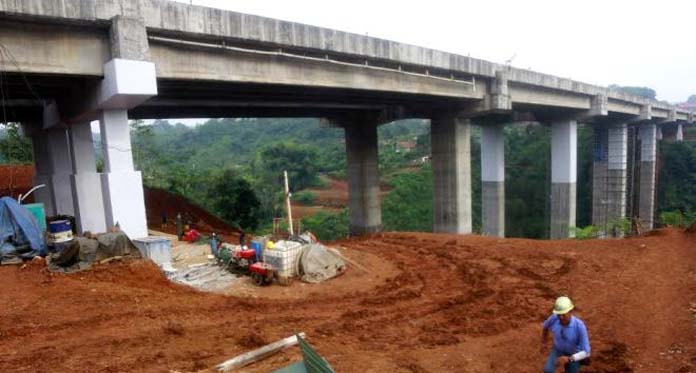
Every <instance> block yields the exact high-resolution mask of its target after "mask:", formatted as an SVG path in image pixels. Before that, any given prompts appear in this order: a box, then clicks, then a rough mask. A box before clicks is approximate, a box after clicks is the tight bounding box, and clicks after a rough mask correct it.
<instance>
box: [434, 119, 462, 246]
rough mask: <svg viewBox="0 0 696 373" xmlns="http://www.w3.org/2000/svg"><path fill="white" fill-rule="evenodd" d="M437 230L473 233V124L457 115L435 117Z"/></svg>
mask: <svg viewBox="0 0 696 373" xmlns="http://www.w3.org/2000/svg"><path fill="white" fill-rule="evenodd" d="M430 139H431V146H432V169H433V204H434V205H433V231H434V232H439V233H459V234H467V233H471V123H470V121H469V120H468V119H462V118H459V117H457V116H443V117H438V118H433V119H432V120H431V127H430Z"/></svg>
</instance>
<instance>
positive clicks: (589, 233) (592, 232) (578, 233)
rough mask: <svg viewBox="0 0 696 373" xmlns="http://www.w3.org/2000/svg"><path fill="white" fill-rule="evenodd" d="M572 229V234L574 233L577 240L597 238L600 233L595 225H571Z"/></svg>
mask: <svg viewBox="0 0 696 373" xmlns="http://www.w3.org/2000/svg"><path fill="white" fill-rule="evenodd" d="M570 231H571V234H572V235H574V236H575V239H577V240H587V239H590V238H595V237H597V234H598V233H599V231H598V230H597V227H595V226H594V225H588V226H586V227H584V228H578V227H571V229H570Z"/></svg>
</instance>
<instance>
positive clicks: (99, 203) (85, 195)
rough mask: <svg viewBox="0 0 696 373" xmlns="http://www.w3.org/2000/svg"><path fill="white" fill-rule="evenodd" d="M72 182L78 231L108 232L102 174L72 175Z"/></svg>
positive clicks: (85, 173)
mask: <svg viewBox="0 0 696 373" xmlns="http://www.w3.org/2000/svg"><path fill="white" fill-rule="evenodd" d="M70 181H71V186H72V193H73V200H74V201H75V221H76V222H77V230H78V231H79V232H80V233H84V232H88V231H89V232H92V233H103V232H106V220H105V218H104V200H103V199H102V187H101V176H100V174H98V173H96V172H83V173H79V174H75V175H71V178H70Z"/></svg>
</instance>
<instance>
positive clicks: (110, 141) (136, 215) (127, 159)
mask: <svg viewBox="0 0 696 373" xmlns="http://www.w3.org/2000/svg"><path fill="white" fill-rule="evenodd" d="M99 126H100V130H101V140H102V148H103V152H104V172H103V173H102V174H101V187H102V195H103V199H104V213H105V218H106V227H107V229H108V228H111V227H113V226H115V225H116V224H117V223H118V225H119V226H120V227H121V230H122V231H123V232H125V233H126V234H127V235H128V236H129V237H130V238H141V237H146V236H147V220H146V216H145V198H144V195H143V179H142V175H141V174H140V172H139V171H135V169H134V168H133V155H132V153H131V140H130V132H129V127H128V112H127V111H126V109H114V110H104V111H102V112H101V115H100V117H99Z"/></svg>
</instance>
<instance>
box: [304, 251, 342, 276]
mask: <svg viewBox="0 0 696 373" xmlns="http://www.w3.org/2000/svg"><path fill="white" fill-rule="evenodd" d="M333 250H334V249H329V248H327V247H325V246H324V245H322V244H318V243H313V244H309V245H305V246H303V247H302V255H301V256H300V262H299V264H300V269H301V270H300V272H301V275H302V276H301V279H302V281H304V282H310V283H317V282H322V281H326V280H328V279H330V278H333V277H336V276H338V275H340V274H341V273H343V272H344V271H345V270H346V264H345V263H344V262H343V259H341V257H340V255H339V254H338V253H337V252H335V251H333Z"/></svg>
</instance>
